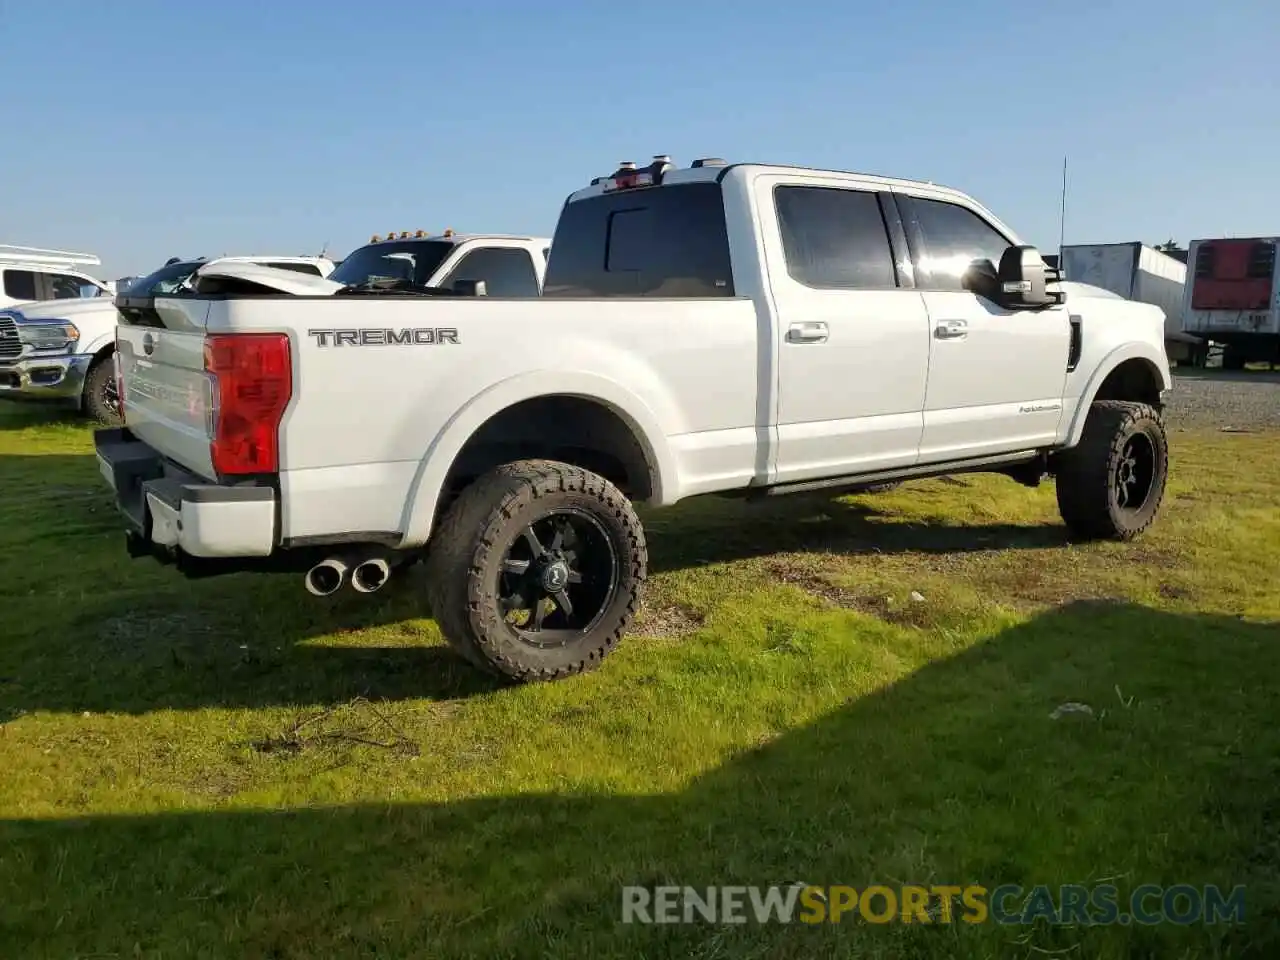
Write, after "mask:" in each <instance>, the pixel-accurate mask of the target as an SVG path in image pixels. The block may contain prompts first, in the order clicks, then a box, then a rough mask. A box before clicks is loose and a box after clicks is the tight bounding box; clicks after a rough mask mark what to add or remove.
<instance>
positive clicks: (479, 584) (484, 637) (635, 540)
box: [425, 460, 648, 682]
mask: <svg viewBox="0 0 1280 960" xmlns="http://www.w3.org/2000/svg"><path fill="white" fill-rule="evenodd" d="M565 508H568V509H571V510H574V511H579V512H581V513H585V514H587V515H588V516H589V517H590V518H591V519H592V520H594V521H595V522H596V523H598V524H599V526H600V527H601V528H602V530H603V532H604V534H605V535H606V536H607V538H608V540H609V543H610V545H611V546H612V550H613V556H614V558H615V561H616V567H615V571H616V586H615V588H614V592H613V593H612V595H611V599H609V600H607V601H606V602H605V603H604V605H603V612H602V613H601V614H600V617H599V619H598V620H597V621H596V622H595V624H594V626H592V627H591V628H590V629H589V630H587V631H585V632H584V633H582V634H581V636H580V637H579V638H577V639H575V640H573V641H571V642H569V643H566V644H565V645H563V646H559V647H537V646H534V645H532V644H529V643H527V642H525V641H524V640H522V639H521V638H520V636H519V635H518V634H517V632H516V631H515V630H514V629H513V628H512V626H511V625H510V624H508V623H507V621H506V619H505V618H504V615H503V610H502V608H501V605H500V603H499V597H498V575H499V570H500V568H501V565H502V561H503V556H504V553H505V551H506V550H507V549H508V547H509V545H510V544H511V543H512V542H513V540H514V539H515V538H516V537H517V536H519V534H520V531H521V530H523V529H524V528H525V527H526V526H528V525H529V524H530V523H532V522H533V521H535V520H536V519H538V518H539V517H540V516H541V515H544V514H547V513H554V512H555V511H557V510H559V509H565ZM647 568H648V549H647V546H646V544H645V538H644V528H643V527H642V526H641V523H640V519H639V518H638V517H637V516H636V513H635V510H634V509H633V508H632V506H631V502H630V501H629V500H628V499H627V498H626V497H625V496H624V495H623V494H622V492H621V491H620V490H619V489H618V488H617V487H615V486H614V485H613V484H612V483H610V482H609V481H608V480H606V479H605V478H604V477H601V476H599V475H598V474H595V473H592V472H590V471H589V470H583V469H581V468H579V467H575V466H571V465H570V464H566V463H559V462H557V461H553V460H522V461H517V462H515V463H508V464H504V465H503V466H500V467H498V468H497V469H495V470H493V471H492V472H490V473H488V474H485V475H484V476H482V477H480V478H478V479H477V480H475V481H474V482H472V483H471V485H470V486H468V487H467V488H466V489H465V490H464V491H463V492H462V493H461V494H460V495H459V496H458V498H457V499H456V500H455V501H454V502H453V503H452V504H451V505H450V506H449V508H448V510H447V512H446V513H445V516H444V517H443V518H442V519H441V521H440V526H439V528H438V529H437V530H436V532H435V534H434V535H433V537H432V542H431V546H430V548H429V550H428V553H427V560H426V569H425V580H426V593H427V600H428V602H429V603H430V605H431V612H432V614H433V616H434V617H435V619H436V622H437V624H439V626H440V632H441V633H442V634H443V635H444V637H445V639H446V641H448V643H449V645H450V646H451V647H452V648H453V649H454V650H455V651H456V652H457V653H458V654H460V655H461V656H463V657H465V658H466V659H467V660H468V661H470V662H471V663H473V664H475V665H476V666H478V667H481V668H483V669H485V670H488V671H490V672H492V673H495V674H498V675H500V676H502V677H506V678H509V679H511V680H516V681H520V682H528V681H536V680H554V679H559V678H561V677H567V676H570V675H572V674H576V673H584V672H587V671H590V670H594V669H595V668H596V667H598V666H599V665H600V663H601V661H603V660H604V658H605V657H606V656H607V655H608V654H609V653H610V652H611V651H612V650H613V648H614V647H615V646H617V644H618V641H619V640H620V639H621V638H622V636H623V634H624V633H625V632H626V631H627V628H628V627H629V626H630V625H631V622H632V620H633V619H634V618H635V615H636V611H637V609H638V606H639V602H640V589H641V586H642V584H643V583H644V579H645V576H646V573H647Z"/></svg>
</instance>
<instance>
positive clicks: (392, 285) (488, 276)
mask: <svg viewBox="0 0 1280 960" xmlns="http://www.w3.org/2000/svg"><path fill="white" fill-rule="evenodd" d="M550 246H551V241H550V240H549V239H547V238H545V237H523V236H507V235H503V234H492V233H488V234H457V233H454V232H453V231H452V230H445V231H444V232H442V233H440V234H434V235H433V234H428V233H426V232H425V231H422V230H418V231H416V232H414V233H413V234H410V233H409V232H408V231H401V232H400V233H399V234H396V233H389V234H387V235H386V237H380V236H378V235H376V234H375V235H374V237H373V238H372V239H371V240H370V242H369V243H367V244H366V245H365V246H363V247H360V248H359V249H357V250H354V251H353V252H352V253H351V254H349V255H348V256H347V258H346V259H345V260H343V262H342V264H341V266H339V267H338V269H337V270H335V271H334V273H333V274H332V275H331V276H330V277H329V279H330V280H332V281H333V282H334V283H337V284H339V285H343V286H346V287H348V288H361V287H364V288H368V289H377V288H380V289H388V290H390V289H396V288H402V289H403V288H409V289H413V288H417V289H422V288H452V287H453V286H455V285H456V284H457V282H458V281H459V280H464V281H473V282H474V281H479V282H481V283H483V284H484V289H485V290H486V291H487V293H488V295H489V296H492V297H536V296H538V295H539V293H540V292H541V290H542V278H543V276H544V275H545V274H546V269H547V256H548V251H549V249H550Z"/></svg>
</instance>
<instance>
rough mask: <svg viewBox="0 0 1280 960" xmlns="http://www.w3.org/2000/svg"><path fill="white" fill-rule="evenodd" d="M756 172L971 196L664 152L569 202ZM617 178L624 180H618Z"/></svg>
mask: <svg viewBox="0 0 1280 960" xmlns="http://www.w3.org/2000/svg"><path fill="white" fill-rule="evenodd" d="M759 173H789V174H796V175H800V176H804V175H806V174H808V175H811V176H815V177H823V178H824V179H831V178H835V179H840V180H848V181H849V182H850V183H857V184H860V185H862V186H869V187H879V188H881V189H886V190H891V189H893V188H895V187H897V188H900V189H901V188H913V189H925V190H928V191H929V192H930V193H932V194H935V195H944V196H954V197H956V198H958V199H965V200H971V199H972V198H970V197H969V196H968V195H967V194H965V193H963V192H961V191H959V190H956V189H954V188H952V187H946V186H942V185H940V184H936V183H933V182H931V181H928V180H904V179H900V178H896V177H884V176H880V175H878V174H872V173H857V172H854V171H849V170H824V169H821V168H818V167H802V166H796V165H790V164H780V163H730V162H728V161H727V160H722V159H720V158H719V157H703V158H701V159H698V160H695V161H693V163H692V165H690V166H688V167H677V166H675V165H673V164H672V163H671V158H670V157H668V156H665V155H659V156H655V157H654V158H653V162H652V163H650V164H648V165H647V166H644V167H637V166H636V165H635V164H634V163H632V162H630V161H624V162H623V163H621V164H619V165H618V169H617V170H615V171H614V172H613V173H611V174H608V175H607V176H603V177H596V178H594V179H593V180H592V181H591V184H590V185H589V186H587V187H583V188H582V189H580V190H577V191H575V192H574V193H572V194H570V195H569V199H568V202H569V203H573V202H574V201H577V200H585V199H587V198H588V197H598V196H600V195H602V194H605V193H611V192H614V191H615V190H617V189H619V188H620V187H622V188H625V187H626V186H627V184H626V182H625V181H627V179H628V178H639V180H640V181H644V180H645V179H646V178H652V182H651V183H650V182H639V183H633V184H631V186H634V187H640V188H643V187H646V186H674V185H676V184H681V183H710V182H715V181H720V180H723V179H725V178H726V177H741V178H750V177H752V176H754V175H756V174H759ZM619 181H623V182H622V183H619Z"/></svg>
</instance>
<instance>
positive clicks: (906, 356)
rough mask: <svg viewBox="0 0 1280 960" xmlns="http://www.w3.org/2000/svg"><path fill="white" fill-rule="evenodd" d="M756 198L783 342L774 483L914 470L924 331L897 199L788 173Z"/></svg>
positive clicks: (770, 180)
mask: <svg viewBox="0 0 1280 960" xmlns="http://www.w3.org/2000/svg"><path fill="white" fill-rule="evenodd" d="M755 190H756V203H757V208H758V209H759V210H760V211H761V212H762V216H761V229H762V240H763V245H764V252H765V257H766V262H767V263H768V272H769V278H770V287H771V290H772V295H773V299H774V309H775V311H776V323H775V328H774V335H775V336H776V337H777V338H778V344H777V351H778V353H777V355H778V358H779V359H778V376H779V382H778V427H777V429H778V435H777V457H776V460H775V476H774V479H775V482H778V483H786V482H791V481H801V480H806V479H812V478H819V477H830V476H839V475H841V474H852V473H863V472H873V471H876V470H883V469H890V468H893V467H903V466H910V465H912V464H914V463H915V462H916V458H917V456H918V454H919V445H920V436H921V432H922V429H923V409H924V398H925V383H926V375H927V371H928V365H929V322H928V315H927V313H926V311H925V305H924V301H923V300H922V299H921V297H920V294H919V292H918V291H916V290H914V289H913V288H912V284H913V280H912V273H911V266H910V263H909V262H908V257H907V251H906V245H905V239H904V237H903V234H902V228H901V223H900V222H899V221H898V219H897V212H896V208H895V207H894V206H893V201H892V198H891V197H890V196H889V195H888V194H880V193H877V192H876V191H875V190H874V188H870V187H867V188H861V187H858V186H856V185H854V184H851V183H850V182H849V181H847V180H840V179H833V180H832V181H831V182H829V183H827V182H823V181H816V180H814V178H813V177H811V176H810V177H807V178H805V179H804V180H803V181H796V180H794V179H789V178H788V177H787V176H786V175H785V174H778V175H765V176H762V177H760V178H759V179H758V180H757V181H756V187H755ZM766 211H767V212H768V214H767V215H766V214H765V212H766Z"/></svg>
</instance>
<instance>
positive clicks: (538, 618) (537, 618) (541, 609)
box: [524, 596, 547, 630]
mask: <svg viewBox="0 0 1280 960" xmlns="http://www.w3.org/2000/svg"><path fill="white" fill-rule="evenodd" d="M545 619H547V603H546V598H545V597H542V596H540V597H538V599H537V600H535V601H534V603H533V607H532V609H530V611H529V622H528V623H526V624H525V627H524V628H525V629H526V630H541V629H542V621H543V620H545Z"/></svg>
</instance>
